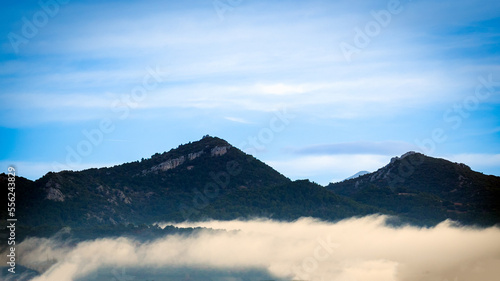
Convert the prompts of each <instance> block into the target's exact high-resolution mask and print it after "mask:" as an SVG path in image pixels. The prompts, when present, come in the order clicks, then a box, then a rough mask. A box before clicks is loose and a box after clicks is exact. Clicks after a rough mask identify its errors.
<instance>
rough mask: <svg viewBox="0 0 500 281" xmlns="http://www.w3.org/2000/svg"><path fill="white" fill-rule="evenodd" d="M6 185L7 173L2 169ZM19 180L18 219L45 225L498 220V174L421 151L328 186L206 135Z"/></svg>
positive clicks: (31, 224) (1, 178) (29, 224)
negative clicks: (121, 159)
mask: <svg viewBox="0 0 500 281" xmlns="http://www.w3.org/2000/svg"><path fill="white" fill-rule="evenodd" d="M422 160H423V161H422ZM436 171H437V172H436ZM457 171H458V172H460V175H459V174H457ZM454 178H458V179H459V181H458V182H457V181H456V180H455V181H454V180H453V179H454ZM443 179H444V180H445V181H444V182H443ZM4 181H5V182H6V181H7V178H6V175H5V174H3V175H0V182H4ZM16 182H17V185H18V187H17V190H16V192H18V194H19V195H18V196H17V198H18V202H16V205H17V209H18V213H17V214H18V216H19V220H20V221H22V223H23V225H24V226H26V227H38V228H40V227H44V226H47V225H49V226H54V227H62V226H72V227H75V226H78V227H81V226H88V227H93V226H96V225H120V224H135V225H140V224H152V223H154V222H158V221H171V222H179V221H186V220H192V221H194V220H204V219H223V220H227V219H236V218H250V217H259V216H260V217H272V218H275V219H279V220H295V219H298V218H300V217H303V216H311V217H316V218H319V219H323V220H330V221H336V220H340V219H344V218H348V217H352V216H364V215H369V214H375V213H380V214H387V215H393V216H399V217H400V219H401V220H402V222H410V223H414V224H419V225H433V224H437V223H439V222H441V221H443V220H445V219H455V220H457V221H459V222H462V223H467V224H475V223H478V224H482V225H492V224H496V223H499V222H500V219H499V218H500V212H499V211H498V210H499V209H500V208H499V207H498V203H496V201H498V200H496V201H495V199H498V198H499V194H500V193H499V191H498V189H499V187H500V178H499V177H495V176H485V175H482V174H480V173H477V172H474V171H472V170H470V168H469V167H468V166H466V165H464V164H456V163H451V162H449V161H447V160H443V159H437V158H432V157H428V156H425V155H423V154H419V153H415V152H409V153H405V154H404V155H402V156H401V157H395V158H393V159H392V160H391V163H389V164H388V165H386V166H384V167H382V168H380V169H379V170H377V171H375V172H373V173H369V174H365V175H361V176H359V177H356V178H354V179H349V180H344V181H342V182H339V183H332V184H329V185H328V186H326V187H324V186H320V185H318V184H316V183H313V182H310V181H309V180H301V181H291V180H290V179H289V178H287V177H285V176H284V175H282V174H280V173H279V172H278V171H276V170H274V169H273V168H272V167H270V166H268V165H267V164H265V163H263V162H261V161H260V160H258V159H256V158H255V157H253V156H251V155H248V154H246V153H244V152H243V151H241V150H239V149H238V148H236V147H234V146H232V145H231V144H229V143H228V142H227V141H225V140H223V139H220V138H217V137H211V136H208V135H207V136H204V137H203V138H202V139H200V140H198V141H195V142H189V143H187V144H182V145H179V146H178V147H177V148H172V149H170V150H169V151H166V152H163V153H156V154H154V155H152V156H151V157H150V158H147V159H144V158H143V159H142V160H140V161H133V162H129V163H124V164H121V165H115V166H113V167H105V168H91V169H86V170H83V171H61V172H57V173H54V172H49V173H47V174H46V175H44V176H43V177H41V178H40V179H38V180H36V181H31V180H28V179H24V178H20V177H18V178H17V180H16ZM454 186H455V187H456V188H454ZM454 189H456V190H454ZM490 197H491V198H490ZM3 200H6V199H5V198H4V199H3ZM0 214H1V215H2V217H4V216H6V213H5V212H1V213H0Z"/></svg>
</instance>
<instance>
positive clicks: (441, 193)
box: [327, 152, 500, 225]
mask: <svg viewBox="0 0 500 281" xmlns="http://www.w3.org/2000/svg"><path fill="white" fill-rule="evenodd" d="M327 189H329V190H331V191H333V192H335V193H337V194H339V195H342V196H346V197H349V198H351V199H353V200H355V201H357V202H359V203H362V204H367V205H371V206H374V207H377V208H381V209H385V210H388V211H392V212H394V213H397V214H399V215H401V216H403V217H409V218H411V219H413V220H415V221H418V222H424V223H429V224H433V223H438V222H440V221H442V220H444V219H448V218H450V219H454V220H458V221H460V222H462V223H467V224H480V225H492V224H496V223H499V222H500V200H499V199H500V177H496V176H490V175H484V174H482V173H479V172H475V171H472V170H471V169H470V168H469V167H468V166H467V165H465V164H461V163H453V162H450V161H448V160H445V159H439V158H432V157H428V156H425V155H423V154H420V153H416V152H408V153H405V154H403V155H402V156H401V157H395V158H393V159H392V160H391V162H390V163H389V164H388V165H386V166H385V167H382V168H380V169H379V170H377V171H375V172H373V173H369V174H366V175H363V176H360V177H357V178H354V179H349V180H345V181H343V182H338V183H331V184H329V185H328V186H327Z"/></svg>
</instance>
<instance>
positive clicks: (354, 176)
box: [345, 171, 370, 180]
mask: <svg viewBox="0 0 500 281" xmlns="http://www.w3.org/2000/svg"><path fill="white" fill-rule="evenodd" d="M369 173H370V172H368V171H359V172H357V173H355V174H354V175H352V176H350V177H348V178H346V179H345V180H350V179H354V178H357V177H360V176H363V175H366V174H369Z"/></svg>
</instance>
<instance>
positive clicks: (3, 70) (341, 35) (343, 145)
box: [0, 0, 500, 184]
mask: <svg viewBox="0 0 500 281" xmlns="http://www.w3.org/2000/svg"><path fill="white" fill-rule="evenodd" d="M43 3H46V4H43ZM0 15H1V19H0V21H1V34H2V37H1V41H0V43H1V44H0V59H1V64H0V96H1V99H2V103H1V104H0V134H1V136H2V137H1V143H0V144H1V148H0V163H1V168H2V170H3V172H6V171H7V167H8V166H9V165H14V166H15V167H16V168H17V172H18V174H19V175H21V176H25V177H27V178H30V179H37V178H39V177H41V176H43V175H44V174H45V173H47V172H48V171H54V170H61V169H70V170H80V169H84V168H89V167H103V166H111V165H115V164H120V163H124V162H130V161H135V160H140V159H141V158H148V157H150V156H151V155H153V154H154V153H157V152H163V151H168V150H170V149H171V148H175V147H177V146H178V145H179V144H182V143H187V142H189V141H195V140H198V139H200V138H201V137H202V136H203V135H206V134H209V135H212V136H218V137H220V138H223V139H225V140H227V141H228V142H230V143H231V144H233V145H234V146H236V147H238V148H240V149H242V150H244V151H245V152H248V153H251V154H253V155H254V156H256V157H257V158H259V159H261V160H263V161H264V162H266V163H268V164H269V165H271V166H272V167H274V168H275V169H277V170H278V171H279V172H281V173H283V174H284V175H285V176H287V177H290V178H291V179H300V178H309V179H311V180H313V181H315V182H318V183H320V184H327V183H328V182H331V181H339V180H342V179H344V178H347V177H349V176H351V175H353V174H355V173H356V172H358V171H361V170H367V171H375V170H376V169H378V168H380V167H382V166H384V165H386V164H387V163H388V162H389V161H390V159H391V157H394V156H399V155H401V154H403V153H405V152H407V151H409V150H416V151H420V152H423V153H425V154H427V155H429V156H434V157H442V158H446V159H449V160H451V161H454V162H463V163H465V164H467V165H469V166H470V167H471V168H472V169H474V170H477V171H480V172H483V173H486V174H494V175H500V146H499V144H500V47H499V46H500V3H499V2H498V1H471V0H467V1H465V0H458V1H448V0H445V1H438V2H436V1H426V0H421V1H393V0H390V1H356V2H353V1H287V2H284V1H255V0H220V1H219V0H216V1H209V0H205V1H182V2H181V1H140V2H139V1H76V0H74V1H62V0H61V1H55V0H54V1H43V0H42V1H41V2H38V1H23V2H22V3H20V2H18V1H4V9H2V11H0Z"/></svg>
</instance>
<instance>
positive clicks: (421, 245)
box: [2, 216, 500, 281]
mask: <svg viewBox="0 0 500 281" xmlns="http://www.w3.org/2000/svg"><path fill="white" fill-rule="evenodd" d="M385 219H386V217H384V216H369V217H364V218H358V219H348V220H344V221H340V222H338V223H327V222H322V221H318V220H314V219H310V218H304V219H300V220H298V221H295V222H277V221H271V220H253V221H210V222H203V223H191V224H186V223H184V224H180V225H178V226H204V227H210V228H215V229H225V230H229V231H227V232H213V231H208V230H207V231H201V232H199V233H197V234H194V235H191V236H178V235H172V236H166V237H164V238H161V239H158V240H156V241H152V242H148V243H139V242H137V241H133V240H130V239H125V238H118V239H98V240H95V241H88V242H82V243H79V244H78V245H76V246H73V247H72V246H68V245H65V244H61V243H60V242H57V241H56V240H55V239H39V238H32V239H28V240H26V241H24V242H23V243H22V244H21V245H19V247H18V253H19V262H20V263H21V264H24V265H26V266H28V267H37V266H39V265H40V264H41V263H43V262H44V261H45V260H46V259H47V257H53V258H55V259H57V260H58V262H57V263H56V264H55V265H54V266H52V267H51V268H50V269H48V270H47V271H46V272H45V273H44V274H43V275H42V276H40V277H37V278H35V279H33V281H45V280H58V281H70V280H75V279H76V278H80V277H82V276H87V275H89V274H91V272H93V271H95V270H97V269H98V268H102V267H127V268H133V267H141V268H146V269H147V268H164V267H191V268H205V269H207V268H211V269H219V270H238V269H241V270H243V269H250V268H253V269H255V268H261V269H264V270H267V271H268V272H269V273H271V274H272V275H274V276H276V278H284V279H285V280H286V279H289V280H292V279H295V280H297V279H301V280H310V281H318V280H339V281H354V280H356V281H363V280H369V281H396V280H398V281H417V280H426V281H427V280H432V281H434V280H435V281H438V280H439V281H445V280H460V281H468V280H470V281H477V280H481V281H495V280H498V276H499V274H500V243H498V242H499V241H500V229H499V228H495V227H492V228H487V229H473V228H465V227H455V226H453V225H452V223H450V222H443V223H441V224H439V225H438V226H436V227H433V228H417V227H410V226H406V227H401V228H391V227H388V226H386V225H385V224H384V222H385ZM230 230H234V231H230ZM2 256H3V257H5V255H2Z"/></svg>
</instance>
